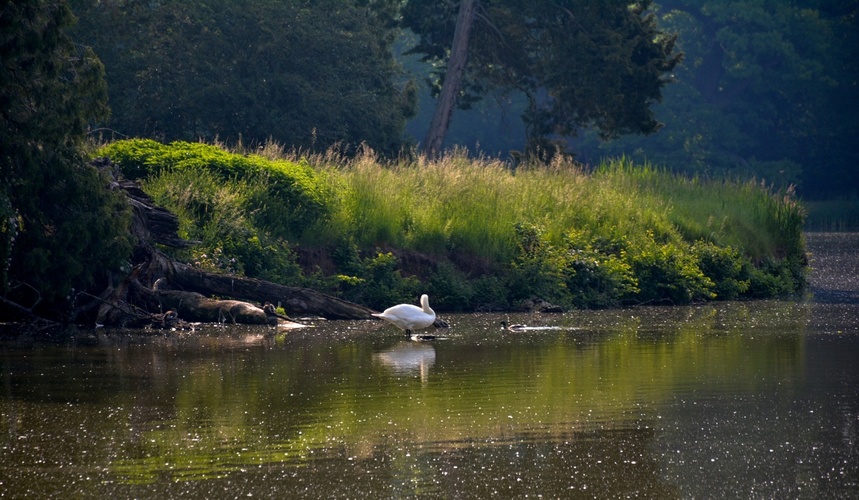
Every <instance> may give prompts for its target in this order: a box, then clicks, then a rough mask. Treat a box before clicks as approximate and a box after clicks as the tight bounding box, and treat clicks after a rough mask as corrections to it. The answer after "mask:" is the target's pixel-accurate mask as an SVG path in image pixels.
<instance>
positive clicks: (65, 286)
mask: <svg viewBox="0 0 859 500" xmlns="http://www.w3.org/2000/svg"><path fill="white" fill-rule="evenodd" d="M73 21H74V17H73V16H72V14H71V11H70V10H69V9H68V7H67V5H66V3H65V2H62V1H45V0H16V1H14V2H12V1H3V2H0V61H2V63H0V299H2V300H0V318H3V317H8V316H6V314H5V313H10V312H12V313H15V312H21V311H22V310H30V311H31V312H35V311H40V312H42V311H48V312H47V313H44V314H43V315H44V316H52V317H54V318H57V319H61V318H58V315H59V316H62V315H63V314H64V313H68V312H69V309H68V307H67V306H68V305H69V304H68V303H67V302H68V299H69V298H70V292H71V290H72V288H76V289H78V290H82V289H86V288H87V287H89V286H91V285H94V284H96V282H98V281H99V280H104V279H106V278H107V275H108V274H109V273H110V272H111V271H114V270H118V269H119V267H120V266H121V265H122V263H123V262H124V261H125V259H126V257H127V256H128V254H129V252H130V251H131V246H130V242H129V241H128V239H127V236H124V235H125V234H126V230H127V224H128V222H129V214H130V212H129V211H128V210H127V206H126V204H125V198H124V197H122V196H115V195H113V194H112V193H109V192H107V191H106V190H105V189H104V185H105V183H104V181H103V179H101V178H100V176H99V174H98V172H97V171H96V170H95V169H94V168H93V167H91V166H90V165H88V164H87V162H86V160H85V158H84V155H83V154H82V147H83V142H84V139H85V134H86V130H87V125H88V123H89V122H91V121H93V120H97V119H104V118H105V117H106V116H107V106H106V88H105V84H104V79H103V74H104V73H103V67H102V65H101V63H100V62H99V60H98V58H97V57H95V55H94V54H93V53H92V51H90V50H88V49H85V48H83V47H80V46H78V45H76V44H75V43H73V42H72V40H71V39H70V38H69V36H68V35H67V34H66V30H67V29H68V28H69V26H70V25H71V24H72V23H73ZM103 285H104V283H102V286H103ZM63 304H65V305H63Z"/></svg>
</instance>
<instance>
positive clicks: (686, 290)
mask: <svg viewBox="0 0 859 500" xmlns="http://www.w3.org/2000/svg"><path fill="white" fill-rule="evenodd" d="M630 257H631V266H632V270H633V272H634V273H635V276H636V279H637V280H638V289H639V293H638V294H637V296H636V300H637V301H639V302H661V301H666V300H667V301H670V302H671V303H673V304H688V303H690V302H692V301H696V300H707V299H713V298H715V294H714V293H713V291H712V290H713V288H714V286H715V284H714V283H713V281H712V280H711V279H710V278H708V277H707V276H706V275H704V273H703V272H702V271H701V269H700V268H699V267H698V261H697V259H696V258H695V256H694V255H693V254H692V253H691V252H689V250H688V248H684V247H683V246H681V245H679V244H676V243H665V244H659V243H657V242H655V241H650V242H645V244H644V246H643V247H639V248H634V249H632V250H631V251H630Z"/></svg>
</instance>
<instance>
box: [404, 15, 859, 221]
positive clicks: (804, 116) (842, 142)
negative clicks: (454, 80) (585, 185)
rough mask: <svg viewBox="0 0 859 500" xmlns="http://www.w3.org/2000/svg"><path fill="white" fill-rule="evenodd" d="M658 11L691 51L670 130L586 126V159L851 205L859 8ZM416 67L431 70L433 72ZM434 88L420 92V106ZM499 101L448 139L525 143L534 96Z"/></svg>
mask: <svg viewBox="0 0 859 500" xmlns="http://www.w3.org/2000/svg"><path fill="white" fill-rule="evenodd" d="M651 10H652V11H653V12H654V13H656V15H657V16H658V17H657V20H658V24H659V26H660V27H661V29H663V30H666V31H668V32H674V33H677V34H678V38H677V48H678V49H679V50H681V51H682V52H683V53H684V54H685V57H684V60H683V61H682V62H681V63H680V64H679V65H678V66H676V67H675V68H674V70H673V72H672V76H673V77H674V83H672V84H671V85H667V86H666V87H664V89H663V99H662V101H661V102H660V103H658V104H654V106H653V111H654V116H655V119H656V120H658V121H659V122H661V123H663V124H664V125H665V126H664V127H663V128H662V129H660V130H659V131H658V132H656V133H655V134H652V135H649V136H646V137H640V136H632V135H630V136H625V137H621V138H619V139H614V140H611V141H608V142H603V141H602V140H600V138H599V137H598V134H597V133H595V132H594V131H582V132H583V133H582V134H580V136H579V137H578V138H577V139H573V140H571V141H570V144H569V150H570V151H571V152H573V153H575V154H576V155H577V158H578V159H579V160H580V161H583V162H586V163H592V164H598V163H599V162H600V161H601V159H602V158H605V157H612V156H620V155H627V156H631V157H633V158H634V159H635V160H636V162H639V163H641V162H643V161H645V160H647V161H649V162H652V163H656V164H659V165H662V166H665V167H667V168H670V169H671V170H672V171H676V172H685V173H687V174H689V175H706V176H713V177H718V176H728V177H732V178H752V177H756V178H757V179H759V180H760V179H766V180H767V181H768V182H773V183H776V184H778V185H783V186H787V185H789V184H794V185H795V186H797V190H798V192H799V193H800V194H801V195H802V197H803V198H806V199H809V198H813V199H823V198H831V197H841V198H844V199H845V201H844V202H843V203H842V204H843V205H846V206H845V208H847V209H848V210H849V209H850V203H853V206H855V199H856V198H855V197H856V196H857V194H859V192H857V188H859V168H857V165H859V149H857V143H856V141H855V137H857V135H859V92H857V91H856V89H857V85H859V64H857V62H858V61H859V57H857V55H859V54H857V47H859V26H857V22H859V4H857V3H856V2H845V1H841V0H824V1H819V0H801V1H797V2H782V1H777V0H709V1H705V2H702V1H697V0H696V1H692V0H690V1H686V0H663V1H658V2H654V4H653V6H652V7H651ZM410 67H413V68H415V71H418V72H422V73H424V74H429V73H430V72H431V71H432V69H433V68H432V67H425V68H421V67H419V66H418V65H416V64H415V63H414V62H410ZM427 94H428V92H422V93H421V94H420V96H421V103H423V102H424V100H425V99H428V97H427ZM496 97H498V99H490V100H485V101H483V102H481V106H480V107H478V108H477V109H474V110H469V111H462V112H459V113H458V114H456V115H455V116H454V120H453V123H452V124H451V132H450V134H449V141H448V144H449V145H454V144H463V145H468V146H469V147H474V146H475V144H478V143H479V144H480V145H481V146H483V147H484V150H485V151H488V152H490V153H493V154H494V153H499V152H500V153H505V154H506V152H507V151H509V150H512V149H521V147H522V144H523V142H524V140H525V137H524V136H525V130H524V129H523V128H522V127H521V126H520V125H519V124H518V123H516V122H515V120H512V119H510V118H509V117H510V116H511V115H516V114H518V113H519V112H520V110H525V109H527V105H528V103H527V98H526V97H525V96H522V95H521V94H515V93H514V94H507V95H499V96H496ZM420 113H421V114H420V115H419V117H418V118H419V120H421V121H420V122H417V120H416V121H415V122H412V123H410V124H409V128H410V129H411V130H414V132H413V133H415V134H416V135H417V136H421V134H422V133H423V129H422V126H423V127H425V126H426V123H427V122H428V118H427V117H426V116H425V114H424V113H425V111H424V110H423V109H422V110H421V112H420ZM501 123H503V124H504V127H503V128H502V127H499V126H498V124H501ZM499 138H502V139H505V141H504V142H499ZM851 196H852V197H851ZM816 211H817V210H816V209H815V212H816ZM841 212H843V210H841ZM853 213H854V214H855V210H854V211H853ZM834 217H835V219H834V220H836V221H837V220H838V219H839V217H838V216H837V215H835V216H834ZM827 218H828V219H830V220H832V219H833V217H832V216H827ZM853 218H854V220H855V215H853ZM832 225H833V224H832V223H828V224H827V227H831V226H832ZM853 227H856V226H855V224H854V226H853Z"/></svg>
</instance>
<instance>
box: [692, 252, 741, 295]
mask: <svg viewBox="0 0 859 500" xmlns="http://www.w3.org/2000/svg"><path fill="white" fill-rule="evenodd" d="M692 253H693V254H694V255H695V256H696V258H697V259H698V265H699V267H700V268H701V272H703V273H704V276H706V277H707V278H709V279H710V280H711V281H712V282H713V284H714V286H713V293H714V294H715V298H716V299H719V300H731V299H736V298H739V297H741V296H743V295H744V294H745V293H746V292H747V291H748V290H749V286H750V284H751V279H750V272H751V267H752V266H751V262H750V261H749V260H748V259H747V258H744V257H743V256H742V255H740V252H739V251H737V250H736V249H735V248H733V247H730V246H729V247H717V246H716V245H713V244H712V243H706V242H703V241H699V242H697V243H695V244H694V245H693V246H692Z"/></svg>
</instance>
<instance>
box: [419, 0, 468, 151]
mask: <svg viewBox="0 0 859 500" xmlns="http://www.w3.org/2000/svg"><path fill="white" fill-rule="evenodd" d="M477 1H478V0H462V2H461V4H460V6H459V15H458V16H457V18H456V29H455V30H454V35H453V44H452V45H451V49H450V59H448V61H447V71H446V72H445V74H444V82H442V86H441V94H440V95H439V97H438V102H437V103H436V107H435V113H434V114H433V117H432V122H431V123H430V128H429V130H428V131H427V135H426V138H425V139H424V144H423V151H424V153H425V154H426V155H427V156H430V157H435V156H438V154H439V152H441V146H442V143H444V138H445V136H446V135H447V128H448V126H449V125H450V118H451V116H452V115H453V108H454V106H455V105H456V96H457V94H458V93H459V89H460V86H461V84H462V75H463V74H464V73H465V64H466V63H467V62H468V40H469V37H470V36H471V26H472V24H473V23H474V10H475V8H476V7H477Z"/></svg>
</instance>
